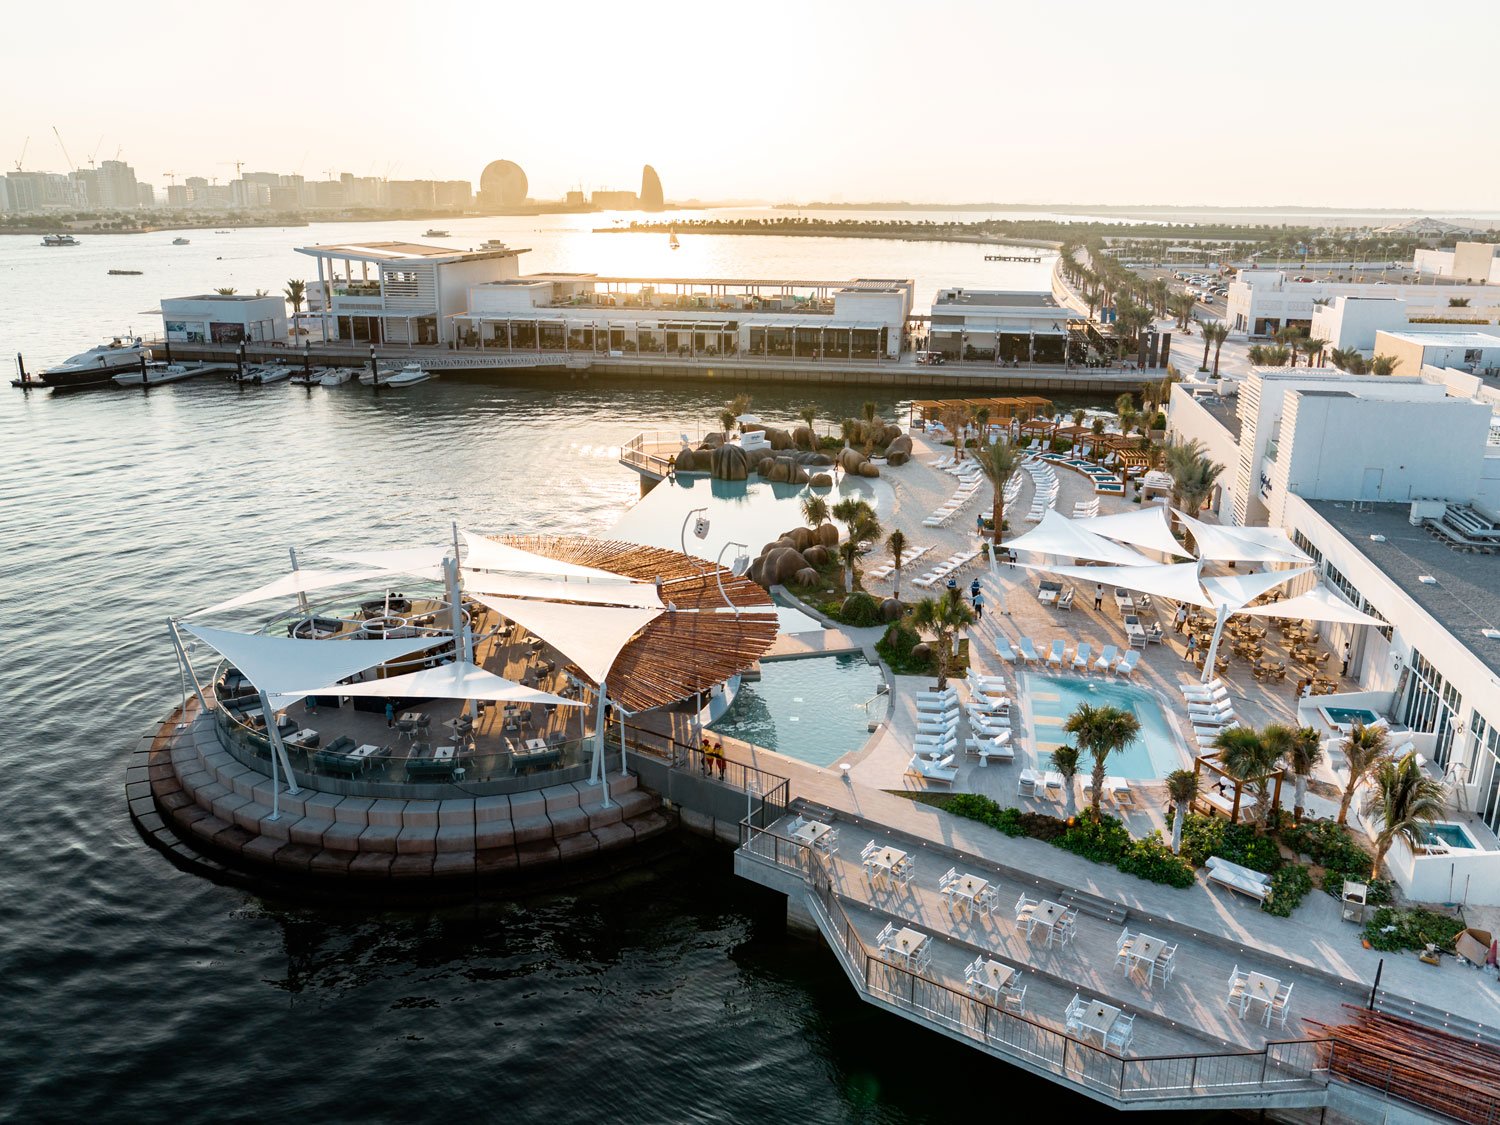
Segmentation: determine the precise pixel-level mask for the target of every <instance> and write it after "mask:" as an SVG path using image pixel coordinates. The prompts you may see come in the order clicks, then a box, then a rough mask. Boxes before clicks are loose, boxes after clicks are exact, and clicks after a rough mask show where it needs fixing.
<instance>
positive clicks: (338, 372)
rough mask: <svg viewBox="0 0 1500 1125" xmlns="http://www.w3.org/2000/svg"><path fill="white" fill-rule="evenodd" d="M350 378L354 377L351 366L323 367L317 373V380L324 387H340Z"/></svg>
mask: <svg viewBox="0 0 1500 1125" xmlns="http://www.w3.org/2000/svg"><path fill="white" fill-rule="evenodd" d="M352 378H354V368H352V367H325V368H323V369H322V372H321V374H320V375H319V378H318V382H319V383H321V384H322V385H323V386H325V387H342V386H343V385H344V384H345V383H347V382H348V381H349V380H350V379H352Z"/></svg>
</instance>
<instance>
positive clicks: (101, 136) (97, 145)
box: [89, 133, 104, 168]
mask: <svg viewBox="0 0 1500 1125" xmlns="http://www.w3.org/2000/svg"><path fill="white" fill-rule="evenodd" d="M103 144H104V134H103V133H100V134H99V139H98V140H97V141H95V142H94V151H93V152H91V153H89V167H90V168H92V167H94V166H95V162H94V157H96V156H98V155H99V149H100V147H101V146H103Z"/></svg>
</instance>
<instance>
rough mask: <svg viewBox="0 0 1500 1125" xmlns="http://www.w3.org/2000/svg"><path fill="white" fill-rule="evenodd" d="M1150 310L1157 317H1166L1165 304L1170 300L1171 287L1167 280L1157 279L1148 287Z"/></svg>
mask: <svg viewBox="0 0 1500 1125" xmlns="http://www.w3.org/2000/svg"><path fill="white" fill-rule="evenodd" d="M1150 296H1151V308H1152V309H1153V310H1154V311H1155V312H1156V315H1157V316H1166V314H1167V302H1168V301H1169V300H1171V299H1172V286H1171V285H1170V284H1168V282H1167V279H1166V278H1164V277H1158V278H1157V279H1156V280H1155V281H1153V282H1152V283H1151V286H1150Z"/></svg>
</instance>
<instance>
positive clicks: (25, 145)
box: [16, 137, 31, 172]
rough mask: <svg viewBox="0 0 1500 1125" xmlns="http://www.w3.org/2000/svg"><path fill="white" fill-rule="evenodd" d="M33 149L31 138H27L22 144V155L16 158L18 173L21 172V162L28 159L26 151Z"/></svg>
mask: <svg viewBox="0 0 1500 1125" xmlns="http://www.w3.org/2000/svg"><path fill="white" fill-rule="evenodd" d="M30 147H31V138H30V137H27V138H26V140H25V141H24V142H23V143H22V144H21V155H20V156H18V157H16V171H17V172H19V171H20V170H21V162H22V161H23V160H25V159H26V150H27V149H28V148H30Z"/></svg>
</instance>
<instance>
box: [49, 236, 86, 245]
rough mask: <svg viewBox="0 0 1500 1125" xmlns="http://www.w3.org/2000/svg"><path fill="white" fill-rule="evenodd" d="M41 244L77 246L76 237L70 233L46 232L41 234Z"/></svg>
mask: <svg viewBox="0 0 1500 1125" xmlns="http://www.w3.org/2000/svg"><path fill="white" fill-rule="evenodd" d="M42 245H43V246H77V245H78V239H76V238H74V237H73V236H72V235H71V234H47V235H43V236H42Z"/></svg>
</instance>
